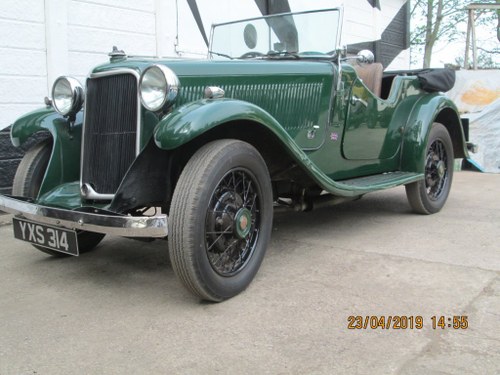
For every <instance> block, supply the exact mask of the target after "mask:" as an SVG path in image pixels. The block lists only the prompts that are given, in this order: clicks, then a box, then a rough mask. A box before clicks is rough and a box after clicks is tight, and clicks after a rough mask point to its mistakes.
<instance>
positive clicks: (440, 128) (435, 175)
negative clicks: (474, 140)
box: [405, 123, 453, 215]
mask: <svg viewBox="0 0 500 375" xmlns="http://www.w3.org/2000/svg"><path fill="white" fill-rule="evenodd" d="M452 179H453V145H452V142H451V138H450V134H449V133H448V130H447V129H446V127H444V125H442V124H440V123H434V124H433V125H432V128H431V131H430V134H429V140H428V141H427V148H426V155H425V160H424V179H423V180H421V181H417V182H413V183H411V184H408V185H406V186H405V187H406V196H407V198H408V202H409V203H410V206H411V207H412V209H413V211H415V212H416V213H419V214H425V215H428V214H433V213H436V212H438V211H440V210H441V208H443V206H444V204H445V203H446V200H447V199H448V194H449V193H450V188H451V182H452Z"/></svg>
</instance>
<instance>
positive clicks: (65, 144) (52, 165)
mask: <svg viewBox="0 0 500 375" xmlns="http://www.w3.org/2000/svg"><path fill="white" fill-rule="evenodd" d="M82 120H83V115H82V112H80V113H78V114H77V116H76V121H75V123H74V125H73V126H72V127H71V129H70V126H69V124H68V121H67V120H66V119H65V118H63V117H62V116H61V115H59V114H58V113H56V112H55V111H54V110H53V109H49V108H43V109H39V110H35V111H33V112H30V113H28V114H26V115H24V116H22V117H20V118H19V119H18V120H16V121H15V122H14V124H13V125H12V128H11V133H10V137H11V140H12V144H13V145H14V146H16V147H19V146H20V145H22V144H23V143H24V142H26V140H27V139H28V138H29V137H30V136H32V135H33V134H35V133H37V132H39V131H49V132H50V134H51V135H52V139H53V146H52V153H51V156H50V159H49V164H48V166H47V170H46V172H45V177H44V179H43V182H42V185H41V187H40V191H39V196H41V195H43V194H44V193H46V192H48V191H50V190H52V189H53V188H55V187H56V186H58V185H60V184H62V183H65V182H71V181H75V180H78V179H79V178H80V149H81V133H82V122H83V121H82Z"/></svg>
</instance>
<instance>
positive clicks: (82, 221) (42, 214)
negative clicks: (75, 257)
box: [0, 195, 168, 238]
mask: <svg viewBox="0 0 500 375" xmlns="http://www.w3.org/2000/svg"><path fill="white" fill-rule="evenodd" d="M0 211H5V212H8V213H11V214H14V215H16V216H19V217H23V218H25V219H28V220H32V221H35V222H38V223H40V224H48V225H55V226H60V227H63V228H68V229H77V230H85V231H89V232H97V233H104V234H113V235H117V236H123V237H156V238H161V237H165V236H166V235H167V234H168V218H167V215H164V214H162V215H155V216H119V215H112V213H111V212H109V214H108V213H106V212H105V211H102V212H103V213H91V212H83V211H72V210H66V209H62V208H54V207H47V206H40V205H37V204H34V203H30V202H26V201H23V200H21V199H16V198H15V197H10V196H5V195H0Z"/></svg>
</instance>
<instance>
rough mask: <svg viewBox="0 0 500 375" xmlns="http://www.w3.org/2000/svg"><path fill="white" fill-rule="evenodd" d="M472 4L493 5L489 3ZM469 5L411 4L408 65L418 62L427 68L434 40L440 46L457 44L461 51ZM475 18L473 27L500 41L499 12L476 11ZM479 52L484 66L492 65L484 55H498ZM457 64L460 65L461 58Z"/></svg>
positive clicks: (437, 0)
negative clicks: (496, 37) (458, 43)
mask: <svg viewBox="0 0 500 375" xmlns="http://www.w3.org/2000/svg"><path fill="white" fill-rule="evenodd" d="M475 2H476V3H490V4H494V3H492V2H491V0H490V1H487V0H486V1H485V0H483V1H475ZM496 2H497V3H500V0H496ZM470 3H471V1H470V0H414V1H412V8H411V37H410V45H411V49H412V64H415V63H417V60H420V59H422V63H423V64H422V65H423V67H424V68H427V67H429V66H430V63H431V58H432V52H433V48H434V46H435V44H436V43H437V42H438V41H439V42H442V43H443V42H445V43H453V42H460V43H462V44H463V46H464V48H465V40H466V30H467V19H468V12H467V10H466V6H467V5H469V4H470ZM475 19H476V26H477V27H484V28H487V29H490V30H492V31H494V32H495V33H496V34H497V36H498V39H499V40H500V11H497V12H495V11H493V10H477V11H476V12H475ZM495 28H496V30H495ZM482 52H483V53H482V56H483V57H482V58H481V60H482V62H483V63H484V64H485V65H491V64H494V61H493V59H492V58H490V59H488V58H486V56H487V54H488V53H490V54H496V53H499V51H498V48H493V49H492V50H490V51H482ZM490 57H491V56H490ZM461 61H462V63H463V59H462V60H461ZM490 62H491V64H490Z"/></svg>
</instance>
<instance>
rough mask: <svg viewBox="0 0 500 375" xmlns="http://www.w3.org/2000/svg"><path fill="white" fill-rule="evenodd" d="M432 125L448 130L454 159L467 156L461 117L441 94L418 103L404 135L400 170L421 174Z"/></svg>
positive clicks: (451, 103) (427, 96)
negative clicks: (441, 125)
mask: <svg viewBox="0 0 500 375" xmlns="http://www.w3.org/2000/svg"><path fill="white" fill-rule="evenodd" d="M434 122H441V123H443V125H444V126H445V127H446V128H447V129H448V132H449V133H450V137H451V138H452V142H453V145H454V150H455V155H456V157H462V156H464V155H467V150H466V146H465V138H464V133H463V129H462V126H461V121H460V116H459V114H458V110H457V108H456V106H455V104H454V103H453V102H452V101H451V100H450V99H449V98H447V97H445V96H444V95H442V94H438V93H436V94H431V95H426V96H423V97H422V98H421V99H419V100H418V101H417V102H416V103H415V105H414V107H413V110H412V112H411V114H410V117H409V119H408V121H407V123H406V126H405V129H404V135H403V145H402V155H401V170H402V171H408V172H418V173H424V169H425V157H426V152H427V141H428V139H429V134H430V130H431V127H432V124H433V123H434Z"/></svg>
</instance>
